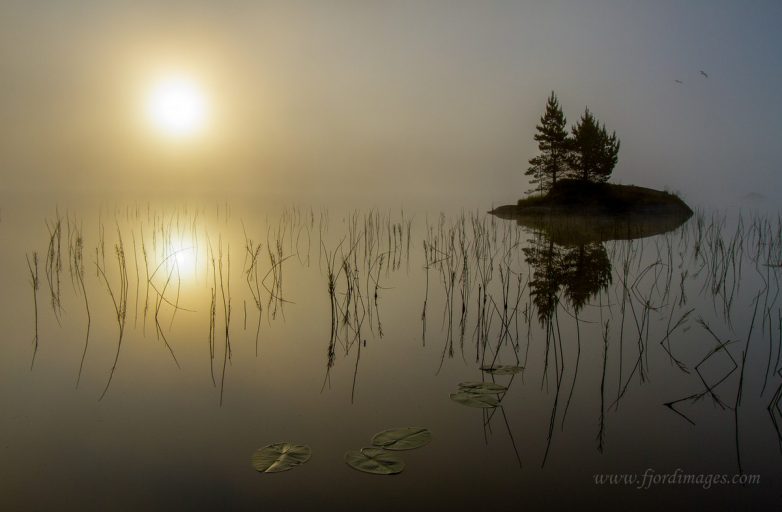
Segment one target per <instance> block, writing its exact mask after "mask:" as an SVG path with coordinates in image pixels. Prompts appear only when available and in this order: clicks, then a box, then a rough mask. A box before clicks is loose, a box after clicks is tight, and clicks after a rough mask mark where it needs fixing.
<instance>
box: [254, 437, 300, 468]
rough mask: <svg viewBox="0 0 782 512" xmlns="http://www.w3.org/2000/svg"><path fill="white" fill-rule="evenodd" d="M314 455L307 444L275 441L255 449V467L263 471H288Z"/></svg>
mask: <svg viewBox="0 0 782 512" xmlns="http://www.w3.org/2000/svg"><path fill="white" fill-rule="evenodd" d="M311 456H312V450H311V449H310V447H309V446H307V445H305V444H293V443H275V444H270V445H268V446H264V447H263V448H260V449H258V450H255V453H253V456H252V459H251V461H252V465H253V467H254V468H255V469H256V470H257V471H260V472H262V473H279V472H281V471H288V470H289V469H293V468H295V467H296V466H298V465H299V464H304V463H305V462H307V461H308V460H310V457H311Z"/></svg>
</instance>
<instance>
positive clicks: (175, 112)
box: [145, 74, 209, 139]
mask: <svg viewBox="0 0 782 512" xmlns="http://www.w3.org/2000/svg"><path fill="white" fill-rule="evenodd" d="M145 110H146V112H145V113H146V116H147V120H148V121H149V123H150V125H151V127H152V128H153V129H154V130H155V131H156V132H157V133H159V134H160V135H164V136H167V137H171V138H176V139H181V138H189V137H193V136H195V135H198V134H200V133H202V132H203V131H204V130H205V129H206V128H207V124H208V121H209V102H208V98H207V96H206V93H205V91H204V90H203V88H202V87H201V85H200V84H199V83H198V81H197V80H196V79H194V78H192V77H189V76H187V75H182V74H171V75H167V76H164V77H162V78H159V79H158V80H156V81H155V82H154V83H153V84H152V85H151V86H150V87H149V90H148V91H147V95H146V98H145Z"/></svg>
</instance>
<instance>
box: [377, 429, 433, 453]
mask: <svg viewBox="0 0 782 512" xmlns="http://www.w3.org/2000/svg"><path fill="white" fill-rule="evenodd" d="M431 440H432V432H431V431H429V429H426V428H423V427H404V428H392V429H389V430H384V431H382V432H378V433H377V434H375V437H373V438H372V444H373V445H375V446H380V447H382V448H385V449H386V450H412V449H414V448H420V447H421V446H424V445H425V444H428V443H429V441H431Z"/></svg>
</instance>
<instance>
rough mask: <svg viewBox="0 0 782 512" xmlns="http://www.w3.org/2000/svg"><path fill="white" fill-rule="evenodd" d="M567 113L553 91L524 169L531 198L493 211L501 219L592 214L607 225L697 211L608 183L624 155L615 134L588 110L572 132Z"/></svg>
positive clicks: (667, 196)
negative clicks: (535, 146) (535, 149)
mask: <svg viewBox="0 0 782 512" xmlns="http://www.w3.org/2000/svg"><path fill="white" fill-rule="evenodd" d="M566 123H567V121H566V120H565V116H564V114H563V113H562V109H561V107H560V105H559V101H558V100H557V97H556V95H555V94H554V93H553V92H552V93H551V96H550V97H549V98H548V102H547V103H546V111H545V113H544V114H543V116H542V117H541V119H540V124H539V125H538V126H537V133H536V134H535V141H536V142H537V143H538V151H539V154H538V155H537V156H535V157H534V158H532V159H531V160H530V161H529V163H530V167H529V168H528V170H527V172H526V173H525V174H526V175H527V176H529V177H530V183H531V184H532V185H533V188H532V190H530V191H528V192H527V194H528V195H529V197H527V198H524V199H520V200H519V201H518V203H517V204H514V205H505V206H500V207H498V208H495V209H493V210H491V211H490V212H489V213H492V214H494V215H497V216H499V217H502V218H513V219H517V220H518V219H520V218H522V217H528V218H529V217H552V216H556V217H572V216H579V217H582V218H584V217H591V218H594V220H595V221H599V222H602V223H606V222H607V221H609V220H611V219H614V220H619V219H621V220H622V221H628V220H633V219H635V220H640V218H644V220H648V218H649V217H650V216H654V217H667V218H669V219H679V223H681V222H684V221H685V220H686V219H688V218H689V217H690V216H691V215H692V210H691V209H690V207H689V206H687V204H686V203H685V202H684V201H682V200H681V198H679V197H678V196H677V195H675V194H672V193H669V192H665V191H660V190H654V189H650V188H645V187H638V186H634V185H617V184H612V183H608V179H609V177H610V176H611V173H612V172H613V169H614V167H615V166H616V163H617V162H618V155H619V146H620V142H619V139H618V138H617V137H616V133H613V132H612V133H611V134H610V135H609V134H608V131H607V130H606V128H605V125H603V124H600V123H598V121H597V120H596V119H595V117H594V116H593V115H592V113H591V112H590V111H589V109H588V108H587V109H586V110H585V111H584V114H583V115H582V116H581V118H580V119H579V121H578V123H577V124H576V125H575V126H573V128H572V130H571V131H570V132H568V130H567V129H566Z"/></svg>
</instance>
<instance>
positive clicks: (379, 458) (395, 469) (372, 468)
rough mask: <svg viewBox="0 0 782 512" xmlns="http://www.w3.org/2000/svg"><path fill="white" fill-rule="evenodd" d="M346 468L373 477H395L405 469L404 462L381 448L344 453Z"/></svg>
mask: <svg viewBox="0 0 782 512" xmlns="http://www.w3.org/2000/svg"><path fill="white" fill-rule="evenodd" d="M345 462H346V463H347V465H348V466H350V467H351V468H353V469H356V470H358V471H361V472H364V473H372V474H373V475H395V474H397V473H401V472H402V470H403V469H405V461H403V460H402V459H400V458H399V457H398V456H396V455H394V454H393V453H389V452H387V451H385V450H383V449H382V448H362V449H361V450H360V451H359V450H349V451H347V452H345Z"/></svg>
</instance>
